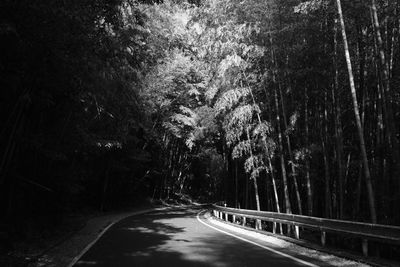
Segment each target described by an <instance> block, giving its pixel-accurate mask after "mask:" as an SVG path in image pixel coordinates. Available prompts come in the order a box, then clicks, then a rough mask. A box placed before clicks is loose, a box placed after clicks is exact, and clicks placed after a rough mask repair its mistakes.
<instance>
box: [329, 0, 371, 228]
mask: <svg viewBox="0 0 400 267" xmlns="http://www.w3.org/2000/svg"><path fill="white" fill-rule="evenodd" d="M373 1H374V0H373ZM336 3H337V9H338V13H339V18H340V25H341V28H342V37H343V45H344V50H345V56H346V63H347V69H348V73H349V82H350V90H351V96H352V100H353V108H354V115H355V119H356V125H357V132H358V137H359V143H360V151H361V158H362V161H363V166H364V175H365V181H366V186H367V193H368V202H369V209H370V216H371V222H372V223H376V222H377V215H376V208H375V196H374V191H373V187H372V179H371V174H370V168H369V163H368V157H367V150H366V148H365V141H364V131H363V128H362V125H361V119H360V112H359V109H358V101H357V95H356V87H355V83H354V75H353V67H352V64H351V59H350V51H349V45H348V42H347V35H346V28H345V24H344V18H343V12H342V5H341V0H336Z"/></svg>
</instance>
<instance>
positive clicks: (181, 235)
mask: <svg viewBox="0 0 400 267" xmlns="http://www.w3.org/2000/svg"><path fill="white" fill-rule="evenodd" d="M287 250H288V249H285V248H282V247H279V246H276V245H274V244H270V243H267V242H265V241H260V240H258V239H252V238H251V237H248V236H244V235H241V234H237V233H234V232H231V231H229V230H227V229H225V228H221V227H220V226H216V225H215V224H212V223H210V222H209V221H208V220H206V219H205V218H204V212H201V210H200V209H199V208H182V209H170V210H163V211H154V212H151V213H147V214H142V215H137V216H132V217H129V218H126V219H124V220H122V221H120V222H118V223H116V224H114V225H113V226H112V227H111V228H110V229H109V230H108V231H107V232H105V234H104V235H103V236H102V237H101V238H100V239H99V240H98V241H97V242H96V243H95V244H94V245H93V246H92V247H91V248H90V249H89V250H88V251H87V252H86V253H85V254H84V255H83V256H82V257H81V258H80V259H79V261H78V262H76V264H75V265H74V266H79V267H82V266H129V267H132V266H173V267H179V266H218V267H219V266H221V267H223V266H330V265H329V264H328V263H325V262H320V261H318V260H316V259H313V258H308V257H305V256H300V255H296V253H295V252H293V251H290V250H289V251H287Z"/></svg>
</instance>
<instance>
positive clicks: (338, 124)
mask: <svg viewBox="0 0 400 267" xmlns="http://www.w3.org/2000/svg"><path fill="white" fill-rule="evenodd" d="M337 24H338V21H337V19H336V18H335V22H334V57H333V66H334V73H335V74H334V76H335V78H334V82H333V92H332V99H333V104H334V106H335V108H334V113H335V139H336V158H337V165H338V184H339V190H338V191H339V218H343V216H344V163H343V155H344V149H343V128H342V119H341V113H342V110H341V107H340V103H341V101H340V93H339V69H338V64H337V61H338V42H337Z"/></svg>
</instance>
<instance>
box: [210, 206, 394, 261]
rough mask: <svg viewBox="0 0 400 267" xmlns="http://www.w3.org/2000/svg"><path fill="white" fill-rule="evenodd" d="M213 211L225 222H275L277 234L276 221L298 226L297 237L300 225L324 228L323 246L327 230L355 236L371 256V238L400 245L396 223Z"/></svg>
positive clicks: (259, 227) (267, 213) (259, 226)
mask: <svg viewBox="0 0 400 267" xmlns="http://www.w3.org/2000/svg"><path fill="white" fill-rule="evenodd" d="M212 210H213V214H214V216H215V217H217V218H220V219H222V220H225V221H229V215H230V216H231V220H232V222H234V223H236V221H237V220H236V219H237V218H241V223H242V225H243V226H245V225H246V219H255V220H256V223H255V228H256V229H257V230H261V222H262V221H265V222H272V223H273V225H274V227H273V232H274V233H275V229H276V224H286V225H292V226H294V228H295V237H296V238H297V239H299V238H300V229H299V228H300V227H303V228H310V229H314V230H319V231H321V244H322V246H325V244H326V233H327V232H330V233H337V234H346V235H352V236H354V237H358V238H361V239H362V251H363V254H364V256H368V240H374V241H379V242H382V243H389V244H396V245H400V227H397V226H389V225H381V224H369V223H361V222H353V221H343V220H333V219H324V218H318V217H310V216H302V215H294V214H286V213H276V212H267V211H255V210H244V209H234V208H227V207H222V206H217V205H212Z"/></svg>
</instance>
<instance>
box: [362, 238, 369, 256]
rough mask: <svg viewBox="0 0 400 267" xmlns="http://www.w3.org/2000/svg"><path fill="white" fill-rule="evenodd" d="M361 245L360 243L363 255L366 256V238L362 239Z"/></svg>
mask: <svg viewBox="0 0 400 267" xmlns="http://www.w3.org/2000/svg"><path fill="white" fill-rule="evenodd" d="M361 245H362V252H363V255H364V256H365V257H368V240H367V239H363V240H362V243H361Z"/></svg>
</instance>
